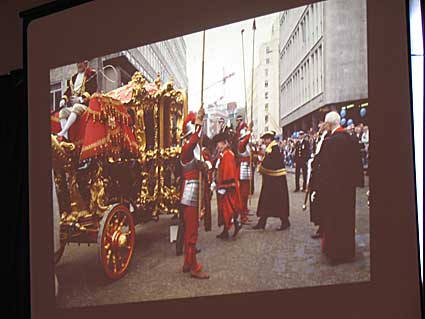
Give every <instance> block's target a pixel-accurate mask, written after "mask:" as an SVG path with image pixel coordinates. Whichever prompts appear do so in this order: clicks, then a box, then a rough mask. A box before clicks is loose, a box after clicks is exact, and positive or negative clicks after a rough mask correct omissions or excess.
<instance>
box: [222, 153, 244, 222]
mask: <svg viewBox="0 0 425 319" xmlns="http://www.w3.org/2000/svg"><path fill="white" fill-rule="evenodd" d="M219 160H220V162H219V166H218V176H217V189H218V190H220V189H225V190H226V193H225V194H224V195H218V196H219V198H220V199H219V201H218V202H219V205H220V207H219V211H220V212H221V214H222V215H223V220H224V225H225V227H226V228H227V229H230V227H231V226H232V217H234V216H237V215H239V213H240V212H241V199H240V193H239V178H238V170H237V168H236V162H235V155H234V154H233V152H232V151H231V150H230V148H226V149H225V150H224V151H223V152H222V153H221V154H220V157H219Z"/></svg>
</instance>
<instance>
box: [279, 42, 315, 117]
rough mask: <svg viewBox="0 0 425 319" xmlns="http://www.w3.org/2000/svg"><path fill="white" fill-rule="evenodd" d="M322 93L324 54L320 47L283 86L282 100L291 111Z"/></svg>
mask: <svg viewBox="0 0 425 319" xmlns="http://www.w3.org/2000/svg"><path fill="white" fill-rule="evenodd" d="M321 92H323V53H322V46H321V45H320V46H318V47H317V48H316V49H315V50H314V52H313V53H312V54H311V55H309V56H308V58H306V59H305V60H304V62H303V63H302V64H301V65H300V66H299V67H298V68H297V69H296V71H295V72H293V74H292V76H291V77H290V78H289V79H287V80H286V82H285V83H284V84H283V85H282V86H281V95H282V99H281V100H282V101H283V105H284V107H285V108H286V109H287V110H291V109H294V108H296V107H297V106H300V105H302V104H304V103H306V102H308V101H309V100H310V99H312V98H313V97H315V96H316V95H318V94H320V93H321Z"/></svg>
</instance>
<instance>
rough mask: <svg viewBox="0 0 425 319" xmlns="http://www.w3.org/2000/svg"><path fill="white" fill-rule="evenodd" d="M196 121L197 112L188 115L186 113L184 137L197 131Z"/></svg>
mask: <svg viewBox="0 0 425 319" xmlns="http://www.w3.org/2000/svg"><path fill="white" fill-rule="evenodd" d="M195 121H196V114H195V112H190V113H189V114H188V115H186V118H185V119H184V121H183V136H182V138H185V137H187V136H189V135H191V134H193V133H195Z"/></svg>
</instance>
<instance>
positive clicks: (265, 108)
mask: <svg viewBox="0 0 425 319" xmlns="http://www.w3.org/2000/svg"><path fill="white" fill-rule="evenodd" d="M264 111H265V112H268V111H269V103H266V105H264Z"/></svg>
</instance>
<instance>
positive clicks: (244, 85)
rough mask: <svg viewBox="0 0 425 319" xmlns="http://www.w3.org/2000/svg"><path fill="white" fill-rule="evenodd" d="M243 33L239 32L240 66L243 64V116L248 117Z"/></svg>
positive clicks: (242, 31)
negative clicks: (240, 42) (240, 39)
mask: <svg viewBox="0 0 425 319" xmlns="http://www.w3.org/2000/svg"><path fill="white" fill-rule="evenodd" d="M244 32H245V29H242V30H241V36H242V64H243V89H244V94H245V116H248V102H247V99H246V76H245V47H244V43H243V33H244Z"/></svg>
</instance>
